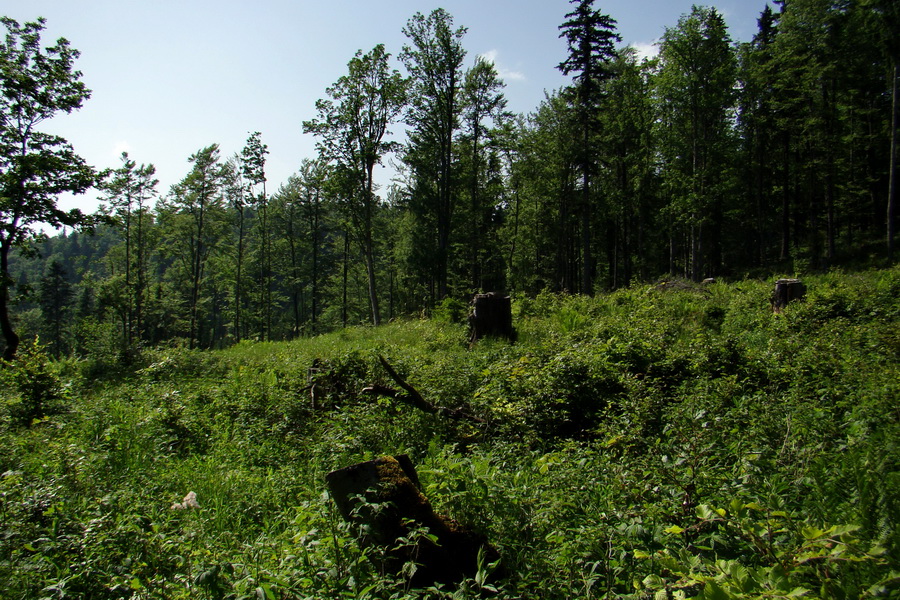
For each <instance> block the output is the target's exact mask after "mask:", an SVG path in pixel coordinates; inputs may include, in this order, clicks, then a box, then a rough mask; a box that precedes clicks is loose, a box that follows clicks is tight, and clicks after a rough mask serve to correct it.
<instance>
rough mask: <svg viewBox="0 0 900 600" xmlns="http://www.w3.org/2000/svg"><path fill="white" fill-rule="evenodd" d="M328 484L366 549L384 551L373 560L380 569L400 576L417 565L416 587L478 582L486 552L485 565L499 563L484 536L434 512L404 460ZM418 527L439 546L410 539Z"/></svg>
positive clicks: (347, 473) (341, 472)
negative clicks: (470, 579)
mask: <svg viewBox="0 0 900 600" xmlns="http://www.w3.org/2000/svg"><path fill="white" fill-rule="evenodd" d="M325 481H326V483H327V484H328V490H329V492H330V494H331V497H332V498H333V499H334V502H335V504H336V505H337V509H338V512H340V514H341V516H342V517H344V519H345V520H347V521H349V522H350V523H354V524H356V525H359V526H360V531H361V532H364V533H363V534H362V540H361V542H362V544H363V546H372V545H377V546H380V547H382V548H383V554H382V555H380V556H377V555H374V554H373V555H372V560H373V561H375V562H376V565H377V566H378V567H379V568H382V569H384V570H387V571H391V572H393V573H395V574H400V573H401V572H403V567H404V565H405V564H407V563H410V562H415V563H416V565H418V566H417V568H416V569H415V572H414V573H413V574H412V575H411V577H410V582H411V583H412V584H413V585H414V586H417V587H420V586H428V585H432V584H434V583H445V584H453V583H458V582H460V581H462V580H463V579H465V578H467V577H474V576H475V574H476V573H477V571H478V553H479V550H481V549H482V548H484V558H485V560H486V562H494V561H495V560H497V558H498V557H499V554H498V553H497V551H496V550H495V549H494V548H493V547H491V546H490V545H489V544H488V543H487V539H486V538H485V537H484V536H482V535H479V534H476V533H474V532H473V531H471V530H469V529H467V528H465V527H463V526H462V525H460V524H459V523H457V522H456V521H454V520H453V519H449V518H447V517H444V516H442V515H438V514H436V513H435V512H434V509H432V507H431V503H430V502H429V501H428V499H427V498H426V497H425V496H424V495H423V494H422V492H421V490H420V487H419V486H420V484H419V477H418V474H417V473H416V470H415V467H413V464H412V462H411V461H410V460H409V457H408V456H406V455H401V456H397V457H396V458H395V457H393V456H383V457H381V458H377V459H375V460H370V461H368V462H363V463H359V464H356V465H352V466H349V467H345V468H343V469H338V470H337V471H332V472H331V473H329V474H328V475H326V476H325ZM415 527H427V528H428V533H429V534H430V535H433V536H436V538H437V541H436V542H434V541H432V540H431V539H429V538H428V537H425V536H415V535H413V536H410V534H411V533H412V531H413V529H414V528H415ZM401 538H403V540H401Z"/></svg>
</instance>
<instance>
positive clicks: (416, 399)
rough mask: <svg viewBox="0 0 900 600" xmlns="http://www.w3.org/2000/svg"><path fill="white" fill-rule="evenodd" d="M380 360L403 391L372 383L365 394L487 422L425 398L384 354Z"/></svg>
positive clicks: (475, 421)
mask: <svg viewBox="0 0 900 600" xmlns="http://www.w3.org/2000/svg"><path fill="white" fill-rule="evenodd" d="M378 360H379V361H381V366H383V367H384V370H385V371H387V373H388V375H390V376H391V379H393V380H394V381H396V382H397V385H399V386H400V387H401V388H402V389H403V391H402V392H401V391H400V390H395V389H393V388H389V387H387V386H383V385H370V386H369V387H367V388H364V389H363V393H364V394H371V395H373V396H384V397H385V398H390V399H392V400H397V401H400V402H403V403H406V404H409V405H412V406H414V407H415V408H418V409H419V410H421V411H424V412H427V413H431V414H437V415H441V416H444V417H450V418H451V419H457V420H459V419H465V420H466V421H472V422H473V423H485V420H484V419H481V418H479V417H476V416H474V415H471V414H469V413H467V412H466V411H464V410H462V409H460V408H446V407H443V406H435V405H434V404H432V403H431V402H429V401H427V400H426V399H425V398H423V397H422V394H420V393H419V391H418V390H417V389H416V388H414V387H413V386H411V385H410V384H409V383H407V382H406V380H404V379H403V378H402V377H400V375H398V374H397V371H395V370H394V367H392V366H391V365H390V363H389V362H388V361H387V360H385V358H384V357H383V356H380V355H379V357H378ZM404 392H405V393H404Z"/></svg>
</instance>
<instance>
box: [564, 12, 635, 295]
mask: <svg viewBox="0 0 900 600" xmlns="http://www.w3.org/2000/svg"><path fill="white" fill-rule="evenodd" d="M570 4H574V5H575V10H573V11H572V12H570V13H568V14H567V15H566V19H568V20H567V21H566V22H565V23H563V24H562V25H560V26H559V29H560V30H561V33H560V35H559V37H562V38H565V39H566V42H567V43H568V47H569V56H568V57H567V58H566V60H564V61H563V62H561V63H560V64H559V66H558V67H557V68H558V69H559V70H560V71H562V73H563V74H564V75H571V74H573V73H574V74H575V75H574V77H573V80H574V83H575V90H574V98H575V105H576V107H577V108H576V114H577V115H578V121H579V123H580V126H581V136H582V139H581V142H582V143H581V148H580V154H579V157H578V162H579V166H580V170H581V206H580V207H579V210H580V213H581V261H582V273H581V292H582V293H583V294H591V293H593V291H594V280H593V272H594V259H593V253H592V245H593V243H592V231H591V229H592V221H593V219H592V214H593V210H592V206H591V204H592V203H591V177H592V175H593V174H594V172H595V171H596V163H597V152H596V148H595V144H594V139H595V135H596V133H597V124H598V119H597V113H598V109H599V106H600V103H601V101H602V99H603V96H604V93H603V83H604V82H605V81H606V80H608V79H610V78H612V77H613V76H614V75H615V70H614V69H613V68H612V62H613V60H614V59H615V57H616V49H615V44H616V43H617V42H621V41H622V38H621V36H619V34H618V33H616V21H615V19H613V18H612V17H610V16H609V15H604V14H602V13H601V12H600V11H599V10H597V9H595V8H594V7H593V4H594V0H570Z"/></svg>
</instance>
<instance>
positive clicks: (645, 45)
mask: <svg viewBox="0 0 900 600" xmlns="http://www.w3.org/2000/svg"><path fill="white" fill-rule="evenodd" d="M658 43H659V42H658V41H653V42H637V43H635V44H631V47H632V48H634V49H635V51H636V52H637V57H638V60H644V59H645V58H653V57H655V56H656V55H657V54H659V46H658Z"/></svg>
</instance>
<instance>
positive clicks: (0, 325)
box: [0, 240, 19, 361]
mask: <svg viewBox="0 0 900 600" xmlns="http://www.w3.org/2000/svg"><path fill="white" fill-rule="evenodd" d="M9 251H10V244H9V242H8V241H6V240H4V242H3V244H2V245H0V279H2V281H0V332H2V333H3V339H5V340H6V350H4V351H3V359H4V360H7V361H10V360H13V359H14V358H15V357H16V350H18V349H19V336H18V335H16V332H15V331H14V330H13V326H12V321H11V320H10V318H9V288H10V285H11V283H12V279H11V278H10V276H9Z"/></svg>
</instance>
